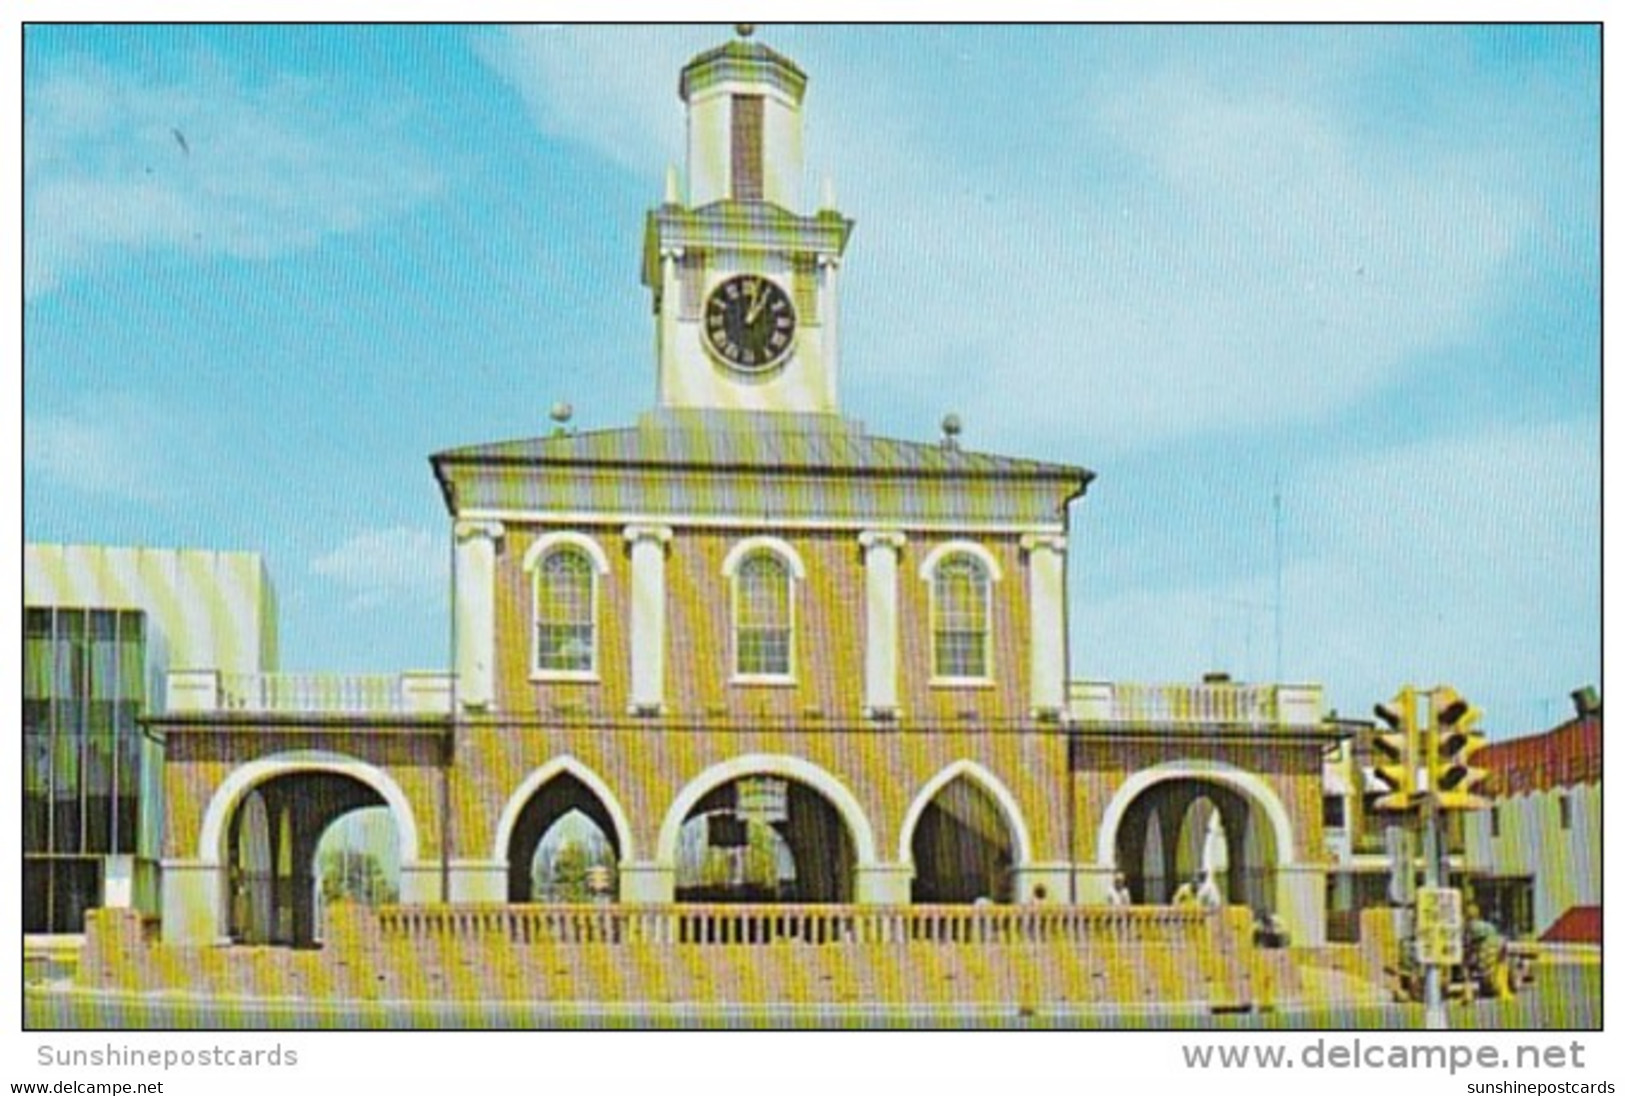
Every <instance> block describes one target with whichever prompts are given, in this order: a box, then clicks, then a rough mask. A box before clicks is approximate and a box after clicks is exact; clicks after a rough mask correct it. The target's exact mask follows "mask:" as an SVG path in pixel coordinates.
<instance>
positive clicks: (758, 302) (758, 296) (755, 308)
mask: <svg viewBox="0 0 1625 1096" xmlns="http://www.w3.org/2000/svg"><path fill="white" fill-rule="evenodd" d="M766 307H767V296H766V295H765V294H764V293H762V292H761V291H760V290H757V292H756V293H755V294H754V295H752V297H751V299H750V308H748V309H746V311H745V322H746V323H748V324H750V323H755V322H756V317H757V316H760V315H761V314H762V309H764V308H766Z"/></svg>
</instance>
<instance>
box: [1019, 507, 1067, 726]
mask: <svg viewBox="0 0 1625 1096" xmlns="http://www.w3.org/2000/svg"><path fill="white" fill-rule="evenodd" d="M1021 547H1022V550H1023V551H1025V552H1026V553H1027V602H1028V615H1029V617H1030V618H1031V621H1032V635H1031V636H1030V637H1029V647H1030V657H1031V660H1032V662H1031V677H1032V714H1033V717H1034V718H1035V719H1044V720H1051V719H1059V718H1060V716H1061V713H1062V711H1063V710H1064V709H1065V706H1066V537H1064V536H1061V535H1060V534H1058V533H1029V534H1027V535H1026V536H1024V537H1022V538H1021Z"/></svg>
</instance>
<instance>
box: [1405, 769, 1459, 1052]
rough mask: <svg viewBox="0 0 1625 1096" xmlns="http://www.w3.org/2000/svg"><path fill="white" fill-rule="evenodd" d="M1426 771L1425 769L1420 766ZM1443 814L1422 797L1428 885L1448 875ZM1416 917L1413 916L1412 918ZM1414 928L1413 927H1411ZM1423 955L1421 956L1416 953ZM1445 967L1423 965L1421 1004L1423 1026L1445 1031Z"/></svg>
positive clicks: (1430, 798)
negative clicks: (1443, 865)
mask: <svg viewBox="0 0 1625 1096" xmlns="http://www.w3.org/2000/svg"><path fill="white" fill-rule="evenodd" d="M1423 773H1424V774H1425V773H1426V770H1425V769H1424V770H1423ZM1442 818H1443V816H1442V815H1441V814H1440V813H1439V804H1438V801H1437V800H1436V799H1435V798H1434V796H1432V795H1428V796H1425V797H1424V798H1423V800H1422V810H1421V820H1422V873H1423V878H1424V879H1425V880H1426V881H1427V886H1429V887H1444V886H1448V885H1449V877H1448V875H1447V874H1446V873H1444V872H1441V870H1440V868H1441V861H1442V858H1443V854H1444V844H1445V843H1444V841H1443V839H1442V838H1443V834H1441V833H1440V832H1439V830H1440V826H1439V822H1440V820H1441V819H1442ZM1414 920H1415V918H1414V917H1413V922H1414ZM1413 931H1414V928H1413ZM1418 958H1422V956H1420V955H1419V956H1418ZM1443 983H1444V971H1443V969H1442V968H1440V966H1439V964H1438V963H1436V962H1431V961H1429V962H1428V963H1426V964H1425V965H1424V966H1423V967H1422V1005H1423V1009H1424V1016H1425V1019H1424V1021H1423V1024H1424V1026H1425V1027H1426V1028H1427V1029H1428V1030H1429V1031H1444V1030H1446V1029H1448V1028H1449V1027H1450V1017H1449V1016H1448V1015H1447V1014H1446V1013H1445V1009H1444V984H1443Z"/></svg>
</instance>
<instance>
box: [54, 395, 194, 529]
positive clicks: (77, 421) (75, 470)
mask: <svg viewBox="0 0 1625 1096" xmlns="http://www.w3.org/2000/svg"><path fill="white" fill-rule="evenodd" d="M174 434H175V430H174V424H173V423H170V422H166V420H165V417H164V415H163V414H162V412H161V411H160V410H159V409H158V408H157V407H156V406H155V405H154V404H153V403H152V402H151V401H149V400H147V399H146V398H144V397H141V396H133V395H128V394H123V393H97V394H92V395H90V396H88V397H87V398H86V399H85V400H83V401H82V402H81V403H80V405H79V406H78V407H77V408H76V409H74V410H72V411H67V412H60V413H55V414H40V415H34V416H31V417H29V418H27V419H25V420H24V423H23V461H24V466H25V468H26V472H27V474H28V475H40V476H43V477H45V478H47V479H49V480H51V481H53V482H54V483H56V484H57V485H59V486H62V487H66V488H68V489H69V490H73V491H79V492H82V493H85V494H91V495H108V496H113V497H117V498H123V499H128V500H134V501H137V502H157V501H161V500H164V499H168V498H173V497H175V496H176V495H177V494H178V493H179V488H180V483H181V479H182V476H181V471H182V469H181V464H182V461H181V460H180V459H179V458H178V456H177V454H176V453H175V452H173V451H171V450H170V449H168V448H166V443H165V439H166V438H171V437H173V436H174ZM193 441H194V443H196V444H197V445H198V447H199V448H201V440H200V439H196V438H194V439H193Z"/></svg>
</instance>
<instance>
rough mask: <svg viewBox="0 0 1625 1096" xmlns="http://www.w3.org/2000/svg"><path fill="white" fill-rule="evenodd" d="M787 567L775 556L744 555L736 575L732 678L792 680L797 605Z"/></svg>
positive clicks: (769, 554) (765, 554)
mask: <svg viewBox="0 0 1625 1096" xmlns="http://www.w3.org/2000/svg"><path fill="white" fill-rule="evenodd" d="M790 582H791V574H790V568H789V566H788V565H787V564H786V563H785V562H784V560H782V559H780V558H779V557H778V556H777V555H775V554H774V553H773V552H771V551H768V550H765V549H763V550H759V551H756V552H752V553H751V554H750V555H748V556H746V557H745V559H744V561H743V562H741V563H740V564H739V567H738V569H737V570H736V571H735V573H734V673H735V675H737V676H739V677H789V676H790V675H791V673H792V669H791V666H792V662H791V659H792V656H793V653H794V652H793V646H794V636H795V606H794V601H793V598H792V596H791V589H792V587H791V584H790Z"/></svg>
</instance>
